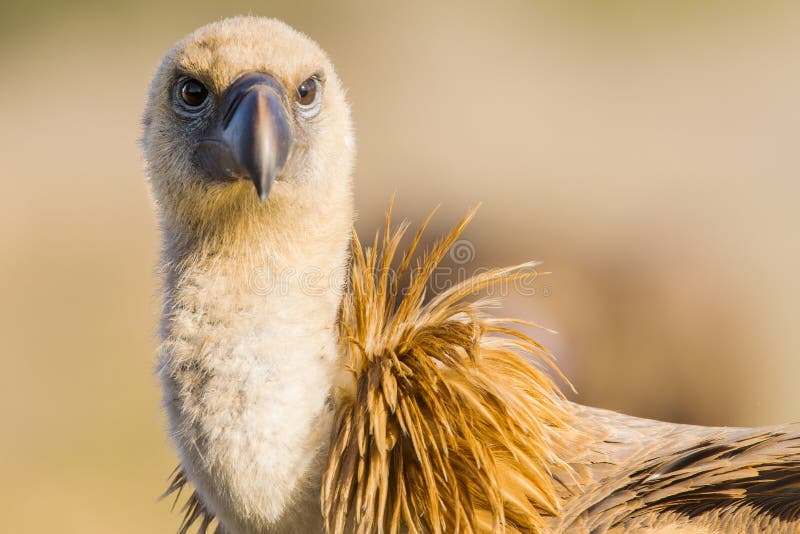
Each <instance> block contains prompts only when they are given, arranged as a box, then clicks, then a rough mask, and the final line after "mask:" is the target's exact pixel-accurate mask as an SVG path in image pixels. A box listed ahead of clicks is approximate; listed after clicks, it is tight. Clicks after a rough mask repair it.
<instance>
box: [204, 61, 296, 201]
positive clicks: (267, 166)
mask: <svg viewBox="0 0 800 534" xmlns="http://www.w3.org/2000/svg"><path fill="white" fill-rule="evenodd" d="M221 101H222V104H221V106H220V108H219V110H220V111H219V113H218V116H217V119H216V123H215V124H212V125H211V126H210V127H209V128H210V130H211V131H210V132H209V134H210V135H208V136H205V137H204V138H203V139H202V140H201V141H200V142H199V143H198V146H197V155H198V157H199V158H200V162H201V165H202V166H203V167H204V169H205V170H206V172H208V173H209V174H210V175H212V176H214V175H216V176H222V177H226V178H246V179H250V180H252V182H253V184H254V185H255V186H256V192H257V193H258V197H259V199H261V202H264V201H265V200H266V199H267V197H268V196H269V192H270V189H271V188H272V183H273V181H274V180H275V178H276V176H277V175H278V173H279V172H280V170H281V169H282V168H283V166H284V164H285V163H286V159H287V158H288V156H289V149H290V148H291V145H292V131H291V126H290V123H289V119H288V113H287V111H286V107H287V104H286V97H285V94H284V92H283V88H282V87H281V85H280V83H278V81H277V80H275V78H273V77H272V76H270V75H269V74H265V73H247V74H244V75H243V76H241V77H240V78H239V79H238V80H236V81H235V82H234V83H233V84H232V85H231V86H230V87H229V88H228V89H227V90H226V91H225V93H224V94H223V95H222V99H221Z"/></svg>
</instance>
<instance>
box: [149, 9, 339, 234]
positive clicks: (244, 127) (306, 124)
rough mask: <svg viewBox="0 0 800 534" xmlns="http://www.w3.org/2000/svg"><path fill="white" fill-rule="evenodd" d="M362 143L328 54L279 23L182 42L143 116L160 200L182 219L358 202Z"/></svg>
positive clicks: (231, 27)
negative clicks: (353, 179) (356, 164)
mask: <svg viewBox="0 0 800 534" xmlns="http://www.w3.org/2000/svg"><path fill="white" fill-rule="evenodd" d="M353 145H354V143H353V136H352V132H351V123H350V110H349V107H348V105H347V102H346V100H345V93H344V90H343V88H342V85H341V83H340V81H339V78H338V77H337V75H336V72H335V71H334V69H333V66H332V64H331V62H330V60H329V59H328V57H327V55H326V54H325V52H323V51H322V49H321V48H320V47H319V46H318V45H317V44H316V43H315V42H314V41H312V40H311V39H309V38H308V37H306V36H305V35H303V34H302V33H300V32H298V31H296V30H294V29H292V28H291V27H289V26H287V25H286V24H284V23H282V22H280V21H277V20H274V19H263V18H255V17H237V18H233V19H227V20H224V21H221V22H217V23H213V24H210V25H207V26H204V27H202V28H200V29H199V30H197V31H195V32H194V33H192V34H190V35H189V36H187V37H186V38H185V39H183V40H182V41H180V42H179V43H178V44H177V45H175V47H174V48H173V49H172V50H171V51H170V52H168V53H167V55H166V56H165V57H164V59H163V61H162V63H161V65H160V66H159V67H158V70H157V72H156V75H155V77H154V79H153V82H152V84H151V87H150V92H149V97H148V102H147V106H146V109H145V113H144V135H143V138H142V147H143V151H144V155H145V159H146V161H147V166H148V174H149V176H150V179H151V184H152V188H153V191H154V193H155V196H156V200H157V201H158V204H159V206H160V208H161V210H162V213H163V214H164V215H166V216H167V219H169V220H173V221H174V222H176V223H179V224H182V225H184V226H185V225H186V224H190V225H198V224H200V225H203V226H206V225H208V224H212V226H213V222H214V221H219V220H221V219H224V220H229V219H230V218H232V217H233V218H236V215H237V214H238V215H243V216H246V217H257V216H258V214H259V213H261V214H267V215H268V214H269V213H270V212H273V213H274V212H275V211H276V210H278V211H280V210H286V209H289V210H291V209H294V208H297V207H300V206H303V205H307V206H314V205H317V206H318V205H320V204H323V203H336V202H337V200H341V201H345V200H349V196H350V174H351V168H352V163H353V156H354V146H353ZM341 207H342V206H341V202H340V203H339V208H340V209H341Z"/></svg>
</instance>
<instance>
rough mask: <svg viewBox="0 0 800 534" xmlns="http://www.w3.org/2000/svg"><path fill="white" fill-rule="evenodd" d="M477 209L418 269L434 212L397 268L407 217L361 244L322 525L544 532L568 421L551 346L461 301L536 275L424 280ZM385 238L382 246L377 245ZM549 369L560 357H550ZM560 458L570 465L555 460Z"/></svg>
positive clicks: (506, 272) (335, 529)
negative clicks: (440, 286) (553, 375)
mask: <svg viewBox="0 0 800 534" xmlns="http://www.w3.org/2000/svg"><path fill="white" fill-rule="evenodd" d="M473 215H474V211H472V212H470V213H469V214H468V215H467V216H466V217H465V218H464V219H463V220H462V221H460V222H459V223H458V224H457V225H456V226H455V228H453V230H452V231H451V232H450V233H449V234H448V235H447V236H445V237H444V238H443V239H442V240H440V241H439V242H437V243H436V244H435V245H434V246H433V247H432V250H431V251H430V252H429V253H427V254H424V255H423V256H422V257H421V258H420V259H419V260H418V261H417V263H416V268H415V269H412V268H411V265H412V261H413V258H414V253H415V251H416V249H417V248H418V246H419V243H420V240H421V238H422V235H423V231H424V230H425V228H426V226H427V224H428V222H429V220H430V217H429V218H428V220H426V221H425V222H424V223H423V224H422V226H421V228H420V230H419V231H418V232H417V234H416V236H415V237H414V238H413V240H412V242H411V245H410V246H409V248H408V250H407V251H406V252H405V253H404V254H403V256H402V259H400V261H399V263H398V264H397V265H394V259H395V256H396V253H397V250H398V248H399V244H400V242H401V239H402V237H403V235H404V234H405V232H406V230H407V225H406V224H403V225H401V226H400V227H399V228H398V229H397V230H395V231H392V230H391V228H390V220H391V209H390V210H389V214H388V215H387V219H386V228H385V230H384V235H383V239H382V240H379V238H378V236H377V235H376V237H375V241H374V243H373V246H372V247H371V248H367V249H365V248H363V247H362V246H361V244H360V243H359V241H358V239H357V238H354V240H353V265H352V273H351V287H350V291H349V292H348V293H347V295H346V297H345V299H344V301H343V303H342V310H341V315H342V316H341V321H340V327H341V339H342V343H343V357H344V364H345V366H346V368H347V371H348V373H349V380H348V382H347V383H346V384H344V385H343V386H342V387H340V388H339V389H338V391H337V392H336V398H335V400H336V403H335V404H336V409H337V413H336V423H335V425H334V429H335V430H334V436H333V439H332V445H331V450H330V455H329V465H328V468H327V470H326V472H325V475H324V479H323V487H322V505H323V515H324V517H325V522H326V528H327V531H328V532H329V533H331V534H342V533H344V532H350V531H353V532H358V533H367V532H386V533H392V534H394V533H398V532H412V533H414V532H429V533H444V532H487V531H492V532H539V531H541V530H543V528H544V516H546V515H552V514H555V513H557V510H558V506H559V501H558V498H557V496H556V492H555V490H554V487H553V479H552V477H551V476H550V466H552V465H554V464H556V463H560V461H559V459H558V456H557V455H556V453H555V451H558V450H559V448H560V447H561V444H560V443H558V442H557V441H558V440H557V437H556V435H557V432H556V430H557V429H562V428H564V427H565V426H566V425H568V415H567V413H566V411H565V410H564V408H563V405H562V403H561V400H562V397H561V394H560V393H559V391H558V389H557V388H556V386H555V385H554V384H553V382H552V381H551V379H550V378H549V377H548V375H547V374H546V373H545V372H543V371H542V370H541V369H539V368H537V367H535V366H532V365H531V364H530V362H529V361H526V360H525V359H524V358H523V357H522V356H521V355H520V352H523V353H525V354H527V355H528V356H532V357H534V358H535V359H538V360H539V361H540V362H543V363H544V364H545V365H547V366H551V367H553V364H552V359H551V357H550V354H549V353H548V352H547V351H546V350H545V349H544V348H543V347H542V346H541V345H540V344H539V343H537V342H536V341H534V340H533V339H531V338H530V337H528V336H527V335H525V334H524V333H522V332H520V331H519V330H517V329H516V328H514V327H513V326H511V325H510V324H507V323H506V322H503V321H498V320H496V319H492V318H490V317H489V316H487V315H486V314H485V312H484V309H485V307H486V305H487V301H485V300H478V301H470V300H468V299H467V298H466V297H469V296H470V295H473V294H475V293H477V292H479V291H481V290H483V289H485V288H487V287H489V286H492V285H495V284H499V283H509V282H513V281H514V280H515V279H517V278H520V277H529V276H533V275H534V271H533V269H532V264H523V265H520V266H518V267H514V268H507V269H495V270H492V271H488V272H485V273H482V274H479V275H476V276H474V277H472V278H469V279H467V280H464V281H461V282H459V283H457V284H456V285H454V286H453V287H451V288H450V289H448V290H446V291H444V292H443V293H441V294H440V295H438V296H436V297H434V298H433V299H431V300H430V301H429V302H427V303H425V292H426V291H425V290H426V286H427V284H428V282H429V279H430V277H431V276H432V275H433V273H434V271H435V269H436V268H437V266H438V265H439V263H440V262H441V261H442V259H443V258H444V257H445V255H446V254H447V252H448V250H449V249H450V248H451V246H452V245H453V243H455V241H456V240H457V239H458V237H459V235H460V234H461V232H462V231H463V229H464V227H465V226H466V225H467V223H468V222H469V220H470V219H471V218H472V216H473ZM379 241H380V244H379ZM553 368H554V367H553ZM561 467H562V468H563V466H561Z"/></svg>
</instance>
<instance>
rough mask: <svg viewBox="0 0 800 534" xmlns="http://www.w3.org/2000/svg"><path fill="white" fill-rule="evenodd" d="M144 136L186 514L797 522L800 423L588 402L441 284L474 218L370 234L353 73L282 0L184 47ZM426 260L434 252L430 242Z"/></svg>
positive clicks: (609, 524)
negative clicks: (355, 230) (627, 411)
mask: <svg viewBox="0 0 800 534" xmlns="http://www.w3.org/2000/svg"><path fill="white" fill-rule="evenodd" d="M142 146H143V150H144V154H145V159H146V161H147V166H148V174H149V175H150V181H151V186H152V190H153V192H154V196H155V199H156V203H157V208H158V214H159V219H160V223H161V228H162V236H163V252H162V263H163V269H162V270H163V272H164V290H163V294H164V299H163V300H164V308H163V314H162V321H161V338H162V344H161V348H160V353H159V364H158V372H159V376H160V379H161V384H162V389H163V392H164V406H165V410H166V413H167V418H168V422H169V428H170V434H171V437H172V439H173V441H174V443H175V445H176V447H177V449H178V451H179V454H180V467H179V469H178V471H177V473H176V475H175V477H174V478H173V481H172V484H171V485H170V488H169V490H168V492H169V493H173V492H180V490H181V489H183V488H184V486H186V485H187V484H191V485H192V486H193V487H194V493H193V494H192V496H191V497H190V498H189V501H188V503H187V505H186V515H185V519H184V524H183V525H182V527H181V531H182V532H187V531H188V529H189V528H190V527H191V526H192V525H193V524H195V523H198V522H199V529H200V531H202V532H205V531H206V530H207V529H208V528H210V527H211V524H212V522H213V521H215V520H216V522H217V526H216V527H215V528H216V532H218V533H227V534H240V533H241V534H256V533H282V532H287V533H288V532H292V533H294V532H309V533H314V532H327V533H330V534H334V533H344V532H358V533H368V532H387V533H396V532H426V533H442V532H489V531H492V532H510V533H513V532H519V533H522V532H525V533H533V532H593V533H594V532H597V533H600V532H664V533H666V532H675V533H678V532H680V533H689V532H702V533H711V532H715V533H716V532H761V531H770V532H794V531H797V530H798V525H800V434H799V433H798V429H797V428H795V427H779V428H772V429H722V428H704V427H693V426H685V425H675V424H670V423H661V422H655V421H649V420H643V419H637V418H633V417H629V416H624V415H621V414H616V413H613V412H607V411H604V410H597V409H592V408H586V407H582V406H579V405H576V404H573V403H570V402H568V401H567V400H566V399H565V398H564V397H563V395H562V394H561V392H560V391H559V389H558V388H557V387H556V385H555V384H554V383H553V381H552V379H551V378H550V375H549V374H548V373H547V372H545V369H544V368H547V367H549V368H550V369H551V370H553V371H554V372H557V369H556V368H555V366H554V365H553V363H552V358H551V357H550V355H549V353H548V352H547V351H546V350H545V349H544V347H542V346H541V345H540V344H538V343H537V342H536V341H535V340H534V339H532V338H530V337H529V336H528V335H526V334H524V333H522V332H521V331H520V330H519V323H520V321H514V320H499V319H496V318H493V317H492V316H491V315H490V314H489V313H488V308H489V307H490V305H491V302H488V301H485V300H482V299H478V300H470V299H469V298H468V297H470V295H472V294H474V293H476V292H480V291H481V290H482V289H484V288H487V287H490V286H491V285H493V284H497V283H506V282H509V281H512V280H514V279H516V278H520V277H526V276H531V275H532V274H534V273H535V271H534V270H533V265H532V264H523V265H521V266H517V267H513V268H507V269H495V270H491V271H488V272H485V273H481V274H479V275H476V276H475V277H473V278H472V279H469V280H466V281H463V282H461V283H459V284H456V285H455V286H453V287H451V288H449V289H448V290H446V291H445V292H443V293H442V294H440V295H437V296H434V297H433V298H430V299H426V284H427V283H428V281H429V279H430V276H431V275H432V274H433V272H434V271H435V269H436V267H437V265H438V263H439V261H440V260H441V259H442V258H443V257H444V256H445V255H446V253H447V251H448V250H449V248H450V246H451V245H452V244H453V243H454V242H455V240H456V239H457V238H458V236H459V234H460V232H461V231H462V229H463V228H464V226H465V225H466V224H467V222H468V221H469V219H470V218H471V217H472V214H470V215H469V216H468V217H466V218H465V219H464V220H462V221H461V222H460V223H459V224H458V225H457V226H456V227H455V228H454V230H453V231H452V232H451V233H450V234H448V235H447V236H445V237H443V238H442V239H441V240H440V241H439V242H437V244H436V245H434V246H433V248H432V249H431V250H430V251H428V252H427V253H425V254H422V255H420V256H415V252H416V249H417V247H418V244H419V242H420V240H421V238H422V237H421V236H422V230H423V229H424V227H425V225H426V224H427V223H426V224H423V225H422V229H421V230H420V231H419V232H418V233H417V234H416V235H415V236H414V237H413V239H412V242H411V245H410V246H408V248H407V249H406V250H405V251H404V252H403V253H402V254H400V253H399V251H400V249H401V248H400V244H401V240H402V239H403V235H404V233H405V231H406V230H407V225H405V224H401V225H400V227H399V228H397V229H392V227H391V218H390V216H387V223H386V228H385V230H384V232H383V236H382V237H381V238H379V237H378V236H376V238H375V241H374V242H373V243H372V244H371V245H370V246H368V247H363V246H362V245H361V243H360V241H359V240H358V238H357V236H354V235H353V234H352V233H351V232H352V230H351V228H352V223H353V201H352V192H351V189H352V183H351V181H352V178H351V171H352V165H353V158H354V143H353V137H352V133H351V124H350V113H349V107H348V105H347V102H346V100H345V95H344V90H343V88H342V86H341V83H340V81H339V79H338V77H337V75H336V73H335V70H334V69H333V66H332V64H331V63H330V61H329V59H328V58H327V56H326V55H325V53H324V52H323V51H322V50H321V49H320V48H319V46H318V45H316V44H315V43H314V42H313V41H311V40H310V39H308V38H307V37H305V36H304V35H302V34H300V33H298V32H296V31H295V30H293V29H291V28H289V27H288V26H286V25H285V24H283V23H280V22H278V21H274V20H270V19H260V18H253V17H240V18H234V19H228V20H226V21H222V22H218V23H214V24H211V25H208V26H206V27H204V28H201V29H199V30H198V31H196V32H195V33H193V34H191V35H190V36H188V37H187V38H186V39H184V40H183V41H181V42H179V43H178V44H177V45H176V46H175V47H174V48H173V50H172V51H170V52H169V53H168V54H167V56H166V57H165V58H164V60H163V62H162V64H161V66H160V67H159V69H158V71H157V73H156V75H155V78H154V80H153V83H152V85H151V90H150V95H149V99H148V104H147V109H146V111H145V115H144V135H143V139H142ZM415 258H417V259H415Z"/></svg>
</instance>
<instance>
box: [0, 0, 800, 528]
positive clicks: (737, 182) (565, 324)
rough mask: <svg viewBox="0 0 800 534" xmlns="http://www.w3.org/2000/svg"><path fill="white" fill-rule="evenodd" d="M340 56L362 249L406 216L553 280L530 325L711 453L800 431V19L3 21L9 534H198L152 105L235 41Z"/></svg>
mask: <svg viewBox="0 0 800 534" xmlns="http://www.w3.org/2000/svg"><path fill="white" fill-rule="evenodd" d="M246 13H252V14H259V15H271V16H276V17H279V18H282V19H284V20H285V21H287V22H288V23H290V24H292V25H293V26H295V27H297V28H299V29H300V30H302V31H304V32H306V33H308V34H309V35H311V36H312V37H314V38H315V39H316V40H317V41H319V42H320V44H321V45H322V46H323V47H324V48H325V49H326V50H328V52H329V53H330V55H331V56H332V58H333V60H334V62H335V64H336V65H337V66H338V69H339V72H340V75H341V77H342V79H343V80H344V82H345V84H346V85H347V86H348V87H349V91H350V93H349V94H350V99H351V101H352V104H353V108H354V115H355V122H356V126H357V132H358V143H359V160H358V166H357V171H356V198H357V205H358V211H359V223H358V225H359V229H360V231H361V232H364V233H371V232H372V231H373V230H374V228H376V226H377V225H378V223H379V221H380V220H381V218H382V214H383V211H384V208H385V206H386V203H387V201H388V198H389V197H390V195H391V194H392V193H393V192H397V204H396V210H397V213H398V214H400V215H402V216H405V217H408V218H410V219H412V220H413V221H416V222H419V221H420V219H421V218H422V217H423V215H424V214H426V213H427V212H428V211H429V210H430V209H431V208H433V207H434V206H436V205H437V204H439V203H441V204H442V209H441V211H440V213H439V216H438V217H437V219H436V225H435V228H434V232H433V234H437V233H439V232H441V231H444V230H445V228H446V227H448V226H449V225H450V224H451V223H452V222H454V220H455V219H456V218H457V217H460V216H461V215H462V214H463V213H464V212H465V211H466V209H467V208H468V207H470V206H472V205H474V204H475V203H477V202H479V201H480V202H482V203H483V204H482V208H481V210H480V212H479V214H478V217H477V218H476V220H475V222H474V223H473V225H472V226H471V227H470V229H469V230H468V232H467V235H466V238H467V239H469V241H470V243H471V246H472V247H473V249H472V250H473V251H474V255H472V256H471V257H470V259H471V261H470V262H469V263H468V266H469V267H470V268H472V267H475V268H478V267H488V266H498V265H505V264H511V263H518V262H522V261H526V260H529V259H539V260H542V261H543V262H544V264H543V267H542V269H543V270H547V271H551V272H552V274H550V275H548V276H546V277H542V278H540V279H539V280H538V281H537V288H536V294H535V295H528V296H522V295H519V294H513V293H512V294H511V295H509V297H508V299H507V304H506V308H507V309H506V310H505V311H506V312H508V313H513V314H515V315H519V316H523V317H526V318H529V319H531V320H535V321H537V322H539V323H542V324H544V325H546V326H549V327H551V328H553V329H555V330H558V332H559V334H558V335H551V334H547V333H544V332H541V333H539V334H537V335H538V337H539V338H540V339H541V341H542V342H543V343H544V344H545V345H547V346H548V347H550V348H551V349H552V350H553V351H554V352H555V353H556V354H557V355H558V358H559V362H560V364H561V366H562V367H563V368H564V370H565V372H566V374H567V375H568V376H569V377H571V379H572V380H573V382H574V384H575V387H576V388H577V390H578V392H579V394H578V395H575V396H573V397H574V398H576V399H577V400H578V401H580V402H583V403H587V404H594V405H599V406H603V407H607V408H612V409H615V410H622V411H626V412H629V413H632V414H635V415H640V416H646V417H657V418H663V419H668V420H673V421H682V422H691V423H701V424H707V425H759V424H771V423H779V422H782V421H788V420H798V419H800V389H798V387H797V377H798V376H799V374H800V373H799V371H800V359H799V358H798V354H800V336H798V335H797V332H798V324H797V320H796V317H797V315H798V311H799V310H800V304H798V297H800V281H798V277H797V273H798V272H800V246H799V245H798V238H797V230H798V228H800V225H799V223H800V210H798V199H799V198H800V146H798V140H799V139H800V106H799V105H798V95H800V4H798V3H797V2H791V1H786V2H783V3H781V2H756V1H753V2H735V1H733V2H732V1H725V2H723V1H716V2H714V1H706V0H695V1H688V0H687V1H675V0H672V1H653V2H636V1H602V2H598V1H589V0H586V1H583V2H549V3H543V2H533V1H530V0H526V1H515V2H514V1H512V2H504V3H490V2H485V3H471V2H458V3H445V2H441V3H436V4H435V5H430V4H429V3H427V2H403V3H400V2H394V3H391V4H390V3H385V4H378V3H367V2H362V3H356V2H336V3H334V2H317V1H310V0H309V1H306V2H288V1H286V2H269V1H266V0H265V1H263V2H258V3H255V2H254V3H244V2H240V1H238V0H229V1H227V2H211V1H208V0H197V1H195V2H180V1H176V2H154V1H152V0H144V1H140V2H132V1H131V2H124V3H120V4H111V3H107V2H99V1H78V2H71V3H48V4H45V3H41V4H35V3H31V2H22V1H15V0H11V1H8V0H6V1H5V2H3V3H2V4H0V72H2V82H0V110H1V111H2V128H0V147H2V148H0V150H1V151H2V166H1V167H0V169H2V170H1V171H0V172H1V173H2V182H1V184H2V185H0V187H1V188H2V194H1V195H0V220H2V228H3V231H2V241H0V247H2V248H0V284H1V285H2V290H1V292H0V295H1V296H2V303H3V304H2V306H1V307H0V313H2V317H1V318H0V328H1V329H2V330H1V331H0V335H1V337H2V340H3V348H2V351H0V357H2V372H1V373H0V417H2V428H3V431H2V434H3V436H2V439H0V479H2V481H3V484H2V486H0V502H3V503H4V509H5V510H6V513H5V515H4V519H3V527H2V529H3V530H6V531H8V532H56V531H58V532H79V533H109V532H113V533H128V532H131V533H132V532H173V531H174V530H175V529H176V527H177V525H178V523H179V516H178V514H177V513H171V512H170V510H169V503H167V502H158V501H157V497H158V495H159V494H160V493H161V492H162V491H163V490H164V488H165V480H166V478H167V476H168V474H169V473H170V471H171V470H172V468H173V467H174V465H175V463H176V459H175V455H174V453H173V451H172V450H171V448H170V445H169V443H168V442H167V439H166V437H165V433H164V427H165V422H164V417H163V415H162V413H161V411H160V408H159V397H160V393H159V390H158V386H157V383H156V380H155V378H154V375H153V368H154V361H155V348H156V344H157V341H156V338H155V324H156V321H157V316H158V299H157V290H158V282H157V277H156V275H155V269H154V266H155V263H156V257H157V253H158V235H157V228H156V225H155V219H154V215H153V209H152V206H151V200H150V198H149V193H148V190H147V186H146V182H145V179H144V176H143V172H142V163H141V159H140V155H139V151H138V147H137V138H138V136H139V131H140V125H139V116H140V112H141V109H142V106H143V102H144V97H145V93H146V88H147V83H148V80H149V78H150V76H151V74H152V72H153V70H154V68H155V66H156V64H157V63H158V61H159V59H160V57H161V55H162V54H163V53H164V52H165V51H166V50H167V49H168V48H169V47H170V46H171V45H172V44H173V43H174V42H175V41H176V40H178V39H179V38H180V37H181V36H183V35H184V34H186V33H188V32H189V31H191V30H192V29H194V28H195V27H197V26H200V25H202V24H204V23H206V22H209V21H212V20H215V19H219V18H221V17H224V16H228V15H234V14H246Z"/></svg>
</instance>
